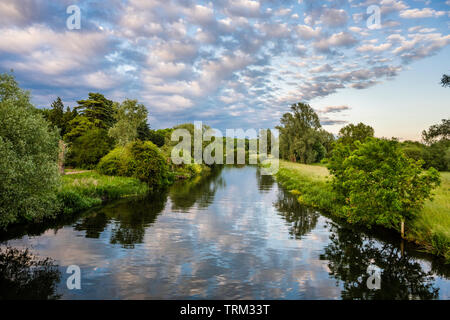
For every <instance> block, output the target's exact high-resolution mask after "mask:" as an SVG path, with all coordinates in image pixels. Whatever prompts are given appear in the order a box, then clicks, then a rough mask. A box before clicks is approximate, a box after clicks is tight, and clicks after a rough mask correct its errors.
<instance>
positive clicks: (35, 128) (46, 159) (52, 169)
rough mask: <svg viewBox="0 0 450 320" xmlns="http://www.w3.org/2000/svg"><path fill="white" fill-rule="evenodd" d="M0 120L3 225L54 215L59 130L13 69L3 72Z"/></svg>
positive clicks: (0, 224)
mask: <svg viewBox="0 0 450 320" xmlns="http://www.w3.org/2000/svg"><path fill="white" fill-rule="evenodd" d="M0 123H1V125H0V155H1V156H0V175H1V177H0V227H6V226H7V225H8V224H10V223H14V222H19V221H22V220H28V221H40V220H42V219H43V218H44V217H47V216H52V215H54V214H55V212H56V209H57V201H56V192H57V189H58V187H59V184H60V178H59V174H58V166H57V159H58V141H59V132H58V131H57V130H56V129H53V128H50V127H49V126H48V124H47V122H46V121H45V120H44V118H43V117H42V116H41V115H40V114H38V112H37V109H35V108H34V107H33V106H32V105H31V103H30V98H29V95H28V93H27V92H24V91H23V90H21V89H20V88H19V87H18V85H17V83H16V81H15V80H14V78H13V77H12V76H11V75H9V74H3V75H0Z"/></svg>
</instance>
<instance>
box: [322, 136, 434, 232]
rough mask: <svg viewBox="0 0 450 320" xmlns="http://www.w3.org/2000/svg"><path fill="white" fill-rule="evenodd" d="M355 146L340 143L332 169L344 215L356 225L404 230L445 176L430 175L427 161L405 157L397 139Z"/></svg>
mask: <svg viewBox="0 0 450 320" xmlns="http://www.w3.org/2000/svg"><path fill="white" fill-rule="evenodd" d="M354 147H355V150H353V151H350V147H349V146H345V145H342V144H337V145H336V148H335V150H334V151H333V153H332V157H331V159H330V160H329V164H328V168H329V169H330V172H331V173H332V174H333V175H334V177H333V180H332V185H333V189H334V190H335V192H336V193H337V194H338V196H339V198H340V200H341V201H342V202H343V204H344V205H343V213H344V214H345V216H346V217H347V219H348V220H349V222H352V223H363V224H365V225H367V226H371V225H374V224H377V225H382V226H385V227H387V228H394V229H397V230H398V228H399V227H400V222H402V221H405V220H408V219H412V218H413V217H414V216H415V215H416V213H417V212H418V211H419V210H420V209H421V208H422V206H423V204H424V202H425V200H426V199H428V198H430V197H431V191H432V189H433V188H434V187H436V186H437V185H438V184H439V183H440V181H439V173H438V172H437V171H436V170H435V169H433V168H431V169H430V170H428V171H424V170H423V169H422V164H423V162H422V161H415V160H413V159H411V158H408V157H407V156H405V154H404V153H403V152H402V151H401V150H400V148H399V143H398V142H397V141H394V140H385V139H375V138H370V139H368V140H367V141H366V142H365V143H363V144H362V143H360V142H359V141H357V142H355V145H354Z"/></svg>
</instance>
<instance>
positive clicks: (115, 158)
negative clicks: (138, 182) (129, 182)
mask: <svg viewBox="0 0 450 320" xmlns="http://www.w3.org/2000/svg"><path fill="white" fill-rule="evenodd" d="M129 146H130V145H128V146H126V147H116V148H115V149H113V150H112V151H111V152H110V153H108V154H107V155H106V156H104V157H103V158H102V159H101V160H100V162H99V163H98V165H97V170H98V171H99V172H100V173H102V174H106V175H108V176H125V177H130V176H132V175H133V169H134V162H133V158H132V155H131V152H130V147H129Z"/></svg>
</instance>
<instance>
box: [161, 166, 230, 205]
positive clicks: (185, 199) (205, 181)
mask: <svg viewBox="0 0 450 320" xmlns="http://www.w3.org/2000/svg"><path fill="white" fill-rule="evenodd" d="M223 169H224V167H223V166H217V167H214V168H212V169H211V172H209V173H208V174H206V175H204V176H197V177H195V178H193V179H191V180H188V181H180V182H178V183H176V184H175V185H173V186H172V187H171V188H170V192H169V195H170V200H171V201H172V210H180V211H187V210H189V209H190V208H192V207H193V206H194V205H195V204H197V206H198V207H199V208H207V207H208V206H209V205H210V204H211V203H212V202H213V199H214V195H215V194H216V191H217V189H219V188H220V187H223V186H224V185H225V183H224V180H223V177H222V176H221V174H220V173H221V171H222V170H223Z"/></svg>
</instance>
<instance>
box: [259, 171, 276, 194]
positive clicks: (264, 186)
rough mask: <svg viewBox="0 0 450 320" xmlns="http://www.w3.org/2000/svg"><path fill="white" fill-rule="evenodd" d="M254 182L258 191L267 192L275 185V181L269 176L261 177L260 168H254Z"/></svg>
mask: <svg viewBox="0 0 450 320" xmlns="http://www.w3.org/2000/svg"><path fill="white" fill-rule="evenodd" d="M256 181H257V182H258V190H259V191H269V190H272V187H273V185H274V184H275V179H274V178H273V176H271V175H262V174H261V168H260V167H257V168H256Z"/></svg>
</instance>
